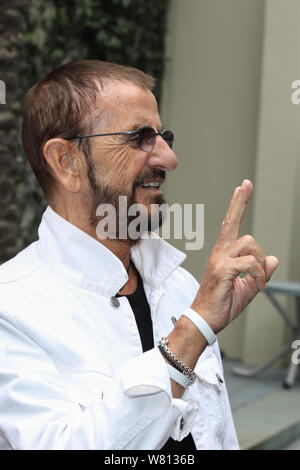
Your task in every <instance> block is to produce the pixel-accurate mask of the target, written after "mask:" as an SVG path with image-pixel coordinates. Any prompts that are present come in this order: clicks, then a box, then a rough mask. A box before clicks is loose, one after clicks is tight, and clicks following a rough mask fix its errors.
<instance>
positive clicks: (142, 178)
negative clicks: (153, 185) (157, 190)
mask: <svg viewBox="0 0 300 470" xmlns="http://www.w3.org/2000/svg"><path fill="white" fill-rule="evenodd" d="M155 178H159V179H160V180H162V183H163V182H164V181H165V179H166V172H165V171H163V170H156V169H154V168H153V169H152V170H150V171H148V172H147V173H144V174H142V175H139V176H138V177H137V178H136V179H135V180H134V182H133V185H132V190H133V191H134V190H135V188H136V187H137V186H140V185H141V184H145V183H148V182H149V181H152V180H154V179H155Z"/></svg>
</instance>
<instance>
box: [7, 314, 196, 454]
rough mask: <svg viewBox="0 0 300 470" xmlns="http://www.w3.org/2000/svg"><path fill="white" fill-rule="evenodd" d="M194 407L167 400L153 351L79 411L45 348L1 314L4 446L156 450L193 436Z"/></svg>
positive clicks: (162, 370) (167, 386)
mask: <svg viewBox="0 0 300 470" xmlns="http://www.w3.org/2000/svg"><path fill="white" fill-rule="evenodd" d="M196 407H197V405H196V403H195V402H193V401H189V400H185V399H184V398H182V399H180V400H179V399H173V398H172V394H171V383H170V378H169V375H168V371H167V367H166V364H165V361H164V359H163V358H162V356H161V354H160V352H159V351H158V349H157V348H154V349H152V350H150V351H148V352H146V353H144V354H141V355H140V356H138V357H136V358H135V359H133V360H131V361H129V362H128V363H126V364H125V366H123V368H122V369H121V371H120V374H119V376H118V377H117V378H115V379H114V381H113V383H112V386H111V387H110V393H109V394H107V395H106V397H104V398H103V399H101V397H99V401H98V402H96V403H93V404H92V405H91V406H88V407H82V406H80V404H79V403H76V402H75V401H74V400H73V399H72V398H71V397H70V396H69V394H68V388H67V386H66V383H65V380H64V377H63V375H62V374H60V372H59V371H58V370H57V368H56V366H55V364H54V363H53V361H52V360H51V358H50V357H49V355H48V354H47V351H45V350H44V349H43V348H41V347H40V346H39V345H38V344H37V343H36V342H35V341H33V340H32V339H31V338H30V337H29V336H27V335H26V334H24V333H23V332H22V331H21V330H20V328H18V325H17V323H16V322H15V321H14V319H13V318H10V317H9V315H7V314H5V313H2V318H1V319H0V448H2V449H19V450H21V449H24V450H26V449H49V450H54V449H58V450H59V449H64V450H75V449H123V450H126V449H160V448H161V447H162V446H163V445H164V443H165V442H166V441H167V439H168V437H169V436H170V435H171V434H172V435H174V436H176V438H177V439H179V440H180V439H182V438H183V437H184V436H185V435H187V434H188V433H189V432H190V429H191V427H192V424H193V415H194V413H193V411H194V410H195V408H196ZM182 423H185V424H184V426H183V425H182Z"/></svg>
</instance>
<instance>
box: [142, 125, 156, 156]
mask: <svg viewBox="0 0 300 470" xmlns="http://www.w3.org/2000/svg"><path fill="white" fill-rule="evenodd" d="M155 136H156V132H155V130H154V129H152V127H141V129H140V130H139V147H140V149H142V150H144V152H152V150H153V147H154V144H155Z"/></svg>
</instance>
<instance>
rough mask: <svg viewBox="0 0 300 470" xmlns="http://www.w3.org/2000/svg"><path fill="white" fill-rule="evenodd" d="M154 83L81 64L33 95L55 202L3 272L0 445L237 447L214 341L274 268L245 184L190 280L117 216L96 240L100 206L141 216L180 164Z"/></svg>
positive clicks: (37, 153) (27, 121)
mask: <svg viewBox="0 0 300 470" xmlns="http://www.w3.org/2000/svg"><path fill="white" fill-rule="evenodd" d="M152 87H153V79H152V78H151V77H149V76H147V75H145V74H144V73H143V72H141V71H139V70H136V69H133V68H130V67H125V66H119V65H116V64H110V63H105V62H100V61H80V62H75V63H71V64H66V65H63V66H62V67H60V68H58V69H56V70H54V71H53V72H52V73H50V74H49V75H48V76H47V77H46V78H45V79H43V80H41V81H40V82H39V83H37V84H36V85H35V86H33V87H32V88H31V89H30V90H29V92H28V94H27V97H26V103H25V113H24V123H23V144H24V148H25V152H26V155H27V157H28V160H29V162H30V164H31V166H32V169H33V171H34V173H35V175H36V177H37V179H38V181H39V183H40V184H41V186H42V188H43V190H44V192H45V195H46V197H47V201H48V204H49V206H48V208H47V210H46V211H45V213H44V215H43V218H42V221H41V224H40V227H39V240H38V241H37V242H35V243H33V244H31V245H30V246H29V247H27V248H26V249H25V250H23V251H22V252H21V253H19V254H18V255H17V256H16V257H15V258H14V259H12V260H10V261H9V262H7V263H5V264H4V265H2V266H1V268H0V351H1V355H0V357H1V362H0V447H1V448H2V449H124V450H127V449H163V450H169V449H185V450H190V449H195V448H196V449H199V450H200V449H237V448H238V442H237V438H236V433H235V429H234V425H233V421H232V415H231V411H230V406H229V402H228V396H227V391H226V386H225V383H224V377H223V373H222V364H221V359H220V353H219V349H218V345H217V342H216V334H217V333H218V332H220V331H221V330H222V329H224V328H225V326H226V325H227V324H228V323H229V322H230V321H232V320H233V319H234V318H235V317H237V316H238V315H239V314H240V313H241V311H242V310H243V309H244V308H245V307H246V305H247V304H248V303H249V302H250V301H251V300H252V299H253V298H254V296H255V295H256V294H257V292H258V291H259V290H261V289H264V288H265V284H266V282H267V281H268V280H269V278H270V277H271V275H272V273H273V271H274V270H275V269H276V267H277V263H278V261H277V259H276V258H275V257H272V256H267V257H265V255H264V253H263V251H262V249H261V248H260V247H259V246H258V244H257V243H256V242H255V240H254V239H253V238H252V237H251V236H245V237H242V238H239V229H240V224H241V222H242V219H243V215H244V213H245V210H246V206H247V203H248V200H249V199H250V196H251V193H252V184H251V182H250V181H248V180H245V181H244V182H243V183H242V185H241V186H240V187H237V188H236V190H235V192H234V195H233V198H232V200H231V202H230V205H229V209H228V213H227V216H226V218H225V219H224V222H223V225H222V228H221V234H220V237H219V239H218V242H217V244H216V246H215V248H214V250H213V253H212V255H211V257H210V259H209V262H208V266H207V269H206V271H205V275H204V278H203V280H202V283H201V287H200V288H199V285H198V283H197V282H196V280H195V279H194V278H193V277H192V276H191V275H190V274H189V273H188V272H186V271H185V270H184V269H182V268H181V267H180V264H181V263H182V261H183V260H184V258H185V255H183V254H182V253H181V252H179V251H178V250H177V249H175V248H173V247H171V246H170V245H169V244H168V243H167V242H166V241H164V240H162V239H161V238H159V237H158V236H156V237H154V236H153V237H152V236H149V237H148V238H147V237H145V238H143V237H142V236H141V238H140V239H139V240H134V239H132V238H131V237H130V235H129V234H127V236H126V237H121V236H120V231H121V230H123V229H124V227H122V226H121V225H122V223H121V222H118V224H117V227H116V236H115V237H107V238H105V237H102V238H99V237H98V236H97V222H99V220H100V219H101V217H99V215H98V212H97V210H98V209H97V208H98V207H99V205H101V204H113V206H114V207H115V208H116V212H117V213H119V212H120V205H119V197H120V196H126V197H127V205H128V207H129V206H130V204H133V203H137V204H140V205H141V206H143V207H146V212H147V217H149V220H150V219H151V215H152V209H153V208H154V209H153V210H154V211H155V210H157V206H159V204H161V203H162V201H163V197H162V191H161V189H160V185H161V183H162V182H163V181H164V179H165V176H166V172H167V171H169V170H173V169H175V168H176V166H177V160H176V156H175V154H174V152H173V150H172V144H173V134H172V132H171V131H163V130H162V127H161V121H160V118H159V114H158V109H157V103H156V100H155V98H154V95H153V94H152V92H151V90H152ZM127 223H128V221H127ZM123 225H124V223H123ZM240 273H248V274H247V276H246V277H244V278H241V277H239V274H240Z"/></svg>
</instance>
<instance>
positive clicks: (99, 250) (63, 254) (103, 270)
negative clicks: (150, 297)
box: [37, 206, 186, 297]
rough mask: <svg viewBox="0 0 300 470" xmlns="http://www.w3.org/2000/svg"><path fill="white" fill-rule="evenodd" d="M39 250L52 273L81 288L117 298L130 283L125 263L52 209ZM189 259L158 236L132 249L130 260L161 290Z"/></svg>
mask: <svg viewBox="0 0 300 470" xmlns="http://www.w3.org/2000/svg"><path fill="white" fill-rule="evenodd" d="M37 250H38V254H39V257H40V259H41V260H42V262H43V263H44V264H46V265H47V266H48V268H49V269H51V270H52V271H55V272H56V273H57V274H58V275H61V276H62V277H64V278H65V279H67V280H69V281H70V282H72V283H75V284H77V285H78V286H80V287H81V288H84V289H87V290H91V291H94V292H97V293H100V294H101V295H104V296H107V297H111V296H113V295H115V294H116V293H117V292H118V291H119V290H120V289H121V288H122V286H123V285H124V284H125V283H126V282H127V280H128V275H127V272H126V270H125V268H124V266H123V263H122V262H121V261H120V260H119V258H118V257H117V256H115V255H114V254H113V253H112V252H111V251H110V250H108V249H107V248H106V247H105V246H104V245H103V244H102V243H101V242H99V241H97V240H95V239H94V238H92V237H91V236H89V235H87V234H86V233H85V232H83V231H82V230H80V229H79V228H78V227H76V226H75V225H73V224H71V223H70V222H68V221H67V220H65V219H64V218H62V217H61V216H60V215H58V214H57V213H56V212H55V211H54V210H53V209H52V208H51V207H50V206H48V207H47V209H46V211H45V212H44V215H43V218H42V221H41V224H40V226H39V241H38V243H37ZM185 258H186V255H185V254H184V253H182V252H181V251H179V250H177V249H176V248H174V247H173V246H171V245H170V244H169V243H167V242H166V241H165V240H163V239H162V238H160V237H159V236H158V235H156V234H155V233H152V237H151V238H146V239H142V240H140V241H139V243H137V244H136V245H135V246H133V247H132V249H131V259H132V261H133V262H134V264H135V266H136V268H137V269H138V271H139V273H140V275H141V277H142V279H143V282H144V283H145V284H148V285H149V287H150V289H153V290H154V289H158V288H159V287H161V285H162V283H163V282H164V281H165V280H166V279H167V277H168V276H170V274H171V273H172V272H173V271H174V270H175V269H176V268H177V267H178V266H179V265H180V264H181V263H182V262H183V261H184V260H185Z"/></svg>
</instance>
